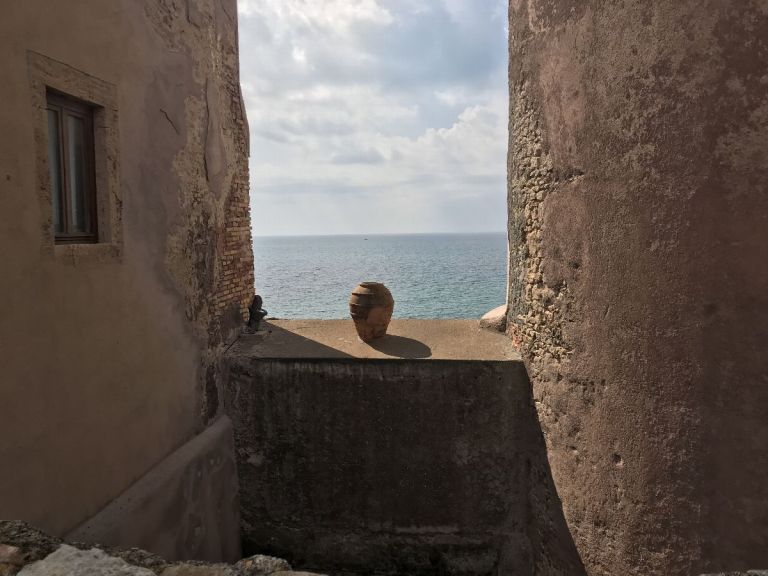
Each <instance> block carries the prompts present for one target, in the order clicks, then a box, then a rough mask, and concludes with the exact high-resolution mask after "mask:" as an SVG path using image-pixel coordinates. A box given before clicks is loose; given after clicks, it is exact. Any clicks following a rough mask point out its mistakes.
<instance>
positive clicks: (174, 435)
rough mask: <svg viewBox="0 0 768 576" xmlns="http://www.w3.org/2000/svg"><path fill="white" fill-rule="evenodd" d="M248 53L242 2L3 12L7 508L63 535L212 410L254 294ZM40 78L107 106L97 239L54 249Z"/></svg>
mask: <svg viewBox="0 0 768 576" xmlns="http://www.w3.org/2000/svg"><path fill="white" fill-rule="evenodd" d="M237 46H238V45H237V6H236V2H235V0H186V1H181V0H141V1H135V0H119V1H115V2H103V1H101V0H83V1H81V2H77V3H69V2H61V3H51V2H46V1H43V0H29V1H25V2H15V3H11V4H9V5H8V6H5V7H4V12H3V18H2V19H0V54H1V55H2V56H0V59H2V62H1V63H0V67H1V68H2V70H3V82H2V86H1V87H0V93H1V94H2V96H3V98H2V100H3V107H2V109H0V124H1V125H2V126H3V136H2V139H0V215H2V216H1V218H2V221H3V222H2V226H0V261H2V263H3V273H2V275H0V358H2V361H3V375H2V378H1V379H0V395H1V396H2V398H3V401H2V408H0V461H2V462H3V463H5V465H6V466H9V467H12V469H13V473H4V474H2V475H0V517H1V518H20V519H25V520H29V521H31V522H34V523H35V524H38V525H40V526H41V527H43V528H45V529H47V530H49V531H51V532H52V533H54V534H63V533H65V532H66V531H68V530H70V529H72V528H73V527H75V526H76V525H78V524H80V523H81V522H83V521H84V520H85V519H87V518H89V517H90V516H92V515H93V514H95V513H97V512H98V511H99V510H100V509H102V508H103V507H104V506H105V505H106V504H107V503H108V502H109V501H110V500H112V499H113V498H115V497H116V496H117V495H118V494H120V493H122V492H123V491H124V490H125V489H126V488H128V486H130V485H131V483H132V482H134V481H135V480H136V479H138V478H139V477H141V476H142V475H143V474H144V473H145V472H147V471H148V470H149V469H150V468H151V467H152V466H153V465H155V464H156V463H157V462H159V461H160V460H162V459H163V458H164V457H165V456H166V455H168V454H169V453H171V452H172V451H173V450H174V449H175V448H177V447H178V446H180V445H182V444H183V443H184V442H185V441H187V440H188V439H189V438H191V437H192V436H194V435H195V434H196V433H197V432H199V431H200V430H201V429H202V428H203V427H204V425H205V424H206V423H207V422H208V421H210V420H211V419H212V418H213V417H214V416H215V415H216V413H217V412H218V411H219V402H218V395H219V384H220V381H219V364H218V360H219V357H220V353H221V351H222V350H223V349H224V348H225V346H226V345H227V344H228V343H229V342H230V341H231V339H232V338H233V337H234V336H235V335H236V333H237V331H238V328H239V326H241V325H242V322H243V320H244V310H245V306H246V305H247V303H248V300H249V298H250V296H251V295H252V292H253V272H252V252H251V242H250V231H249V225H248V174H247V154H248V142H247V139H248V135H247V126H246V119H245V115H244V112H243V105H242V98H241V95H240V90H239V78H238V55H237ZM46 87H50V88H54V89H56V90H60V91H62V92H65V93H67V94H71V95H72V96H76V97H78V98H81V99H83V100H86V101H88V102H91V103H93V104H96V105H97V107H98V108H97V112H96V134H95V137H96V172H97V174H96V177H97V187H98V194H97V196H98V201H99V229H100V234H101V236H100V238H99V240H100V241H99V243H98V244H92V245H85V244H81V245H75V246H73V245H69V246H63V245H54V241H53V234H52V231H51V219H52V208H51V196H50V190H49V188H50V186H49V182H48V176H47V175H48V172H47V151H46V144H47V140H46V139H47V126H46V119H45V118H46V117H45V108H44V106H45V89H46ZM30 455H34V457H31V456H30Z"/></svg>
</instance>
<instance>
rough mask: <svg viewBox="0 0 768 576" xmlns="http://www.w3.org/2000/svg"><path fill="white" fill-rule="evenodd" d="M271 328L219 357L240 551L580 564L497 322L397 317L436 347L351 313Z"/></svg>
mask: <svg viewBox="0 0 768 576" xmlns="http://www.w3.org/2000/svg"><path fill="white" fill-rule="evenodd" d="M266 329H267V330H269V329H271V330H272V334H269V332H268V331H267V332H265V335H264V336H262V337H260V338H254V337H252V336H248V337H244V338H242V339H241V340H240V341H239V342H238V343H237V344H236V345H235V346H234V347H233V348H232V350H231V351H230V353H229V354H228V356H227V367H228V371H229V375H228V379H227V383H226V393H225V402H226V410H227V413H228V414H229V415H230V417H231V418H232V420H233V422H234V426H235V443H236V448H237V455H238V469H239V473H240V482H241V503H242V512H241V514H242V518H243V534H244V538H245V542H246V544H247V548H246V549H247V550H250V551H259V552H265V553H269V554H275V555H278V556H284V557H287V558H288V559H289V560H290V561H291V562H292V563H293V564H294V565H298V566H305V567H308V568H310V569H318V570H321V571H324V570H327V571H331V572H335V571H337V570H346V571H351V572H355V573H358V574H370V573H378V574H410V575H419V574H430V575H431V574H434V575H437V574H445V575H448V574H451V575H454V574H455V575H473V576H480V575H484V574H492V573H494V574H495V573H497V572H496V571H498V573H499V574H533V573H534V571H535V573H537V574H563V575H578V574H580V573H582V570H581V567H580V564H579V561H578V557H577V556H576V554H575V550H574V548H573V543H572V542H571V541H570V537H569V535H568V533H567V530H565V527H564V523H563V519H562V514H561V511H560V504H559V501H558V500H557V498H556V496H555V495H554V493H553V490H552V486H551V479H550V476H549V472H548V469H547V463H546V455H545V452H544V447H543V441H542V438H541V433H540V429H539V426H538V422H537V420H536V414H535V410H534V409H533V405H532V402H531V396H530V384H529V382H528V379H527V375H526V372H525V368H524V366H523V364H522V362H521V361H520V360H519V358H518V357H517V356H516V354H515V353H514V351H513V350H512V349H511V345H510V342H509V341H508V339H507V338H506V337H505V336H503V335H501V334H494V333H491V332H488V331H483V330H480V328H479V326H478V322H477V321H470V322H453V321H440V320H431V321H408V322H398V323H394V324H393V332H394V336H393V337H399V338H403V339H408V340H409V342H410V344H411V346H409V347H408V349H409V350H413V349H414V348H416V349H420V348H425V349H429V350H431V351H432V354H431V355H430V356H426V355H411V356H410V357H409V355H408V354H400V355H397V354H393V355H390V356H389V357H383V356H382V354H381V353H380V352H379V351H376V350H374V351H371V349H369V347H368V346H367V345H365V344H362V343H359V342H357V341H355V340H353V338H352V336H353V335H354V327H353V326H352V321H351V320H349V321H344V322H341V323H340V322H335V321H320V320H315V321H301V322H298V321H297V322H279V323H278V322H271V323H269V324H267V327H266ZM310 335H318V336H321V337H318V339H317V340H312V339H311V338H310ZM417 335H418V336H423V337H424V340H423V341H422V340H419V339H418V338H416V336H417ZM462 341H463V342H465V343H466V346H465V347H464V348H461V347H454V343H456V342H462ZM417 344H419V345H420V346H417ZM404 348H405V347H404ZM451 351H455V352H456V354H457V358H460V359H456V358H452V357H451V353H452V352H451ZM474 354H476V355H477V356H478V357H480V358H482V360H472V359H471V358H472V356H473V355H474ZM369 356H370V357H369ZM421 356H424V357H423V358H422V357H421ZM427 358H429V359H427Z"/></svg>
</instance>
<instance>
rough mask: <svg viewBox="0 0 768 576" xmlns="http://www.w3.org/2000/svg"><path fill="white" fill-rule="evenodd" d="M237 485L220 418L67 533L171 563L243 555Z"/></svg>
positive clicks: (228, 436) (226, 423)
mask: <svg viewBox="0 0 768 576" xmlns="http://www.w3.org/2000/svg"><path fill="white" fill-rule="evenodd" d="M237 497H238V482H237V471H236V469H235V462H234V447H233V443H232V423H231V422H230V420H229V418H226V417H222V418H219V419H218V420H216V422H214V423H213V424H212V425H211V426H209V427H208V428H207V429H206V430H205V431H204V432H203V433H202V434H199V435H198V436H196V437H195V438H193V439H192V440H190V441H189V442H187V443H186V444H184V445H183V446H182V447H181V448H179V449H178V450H176V451H175V452H174V453H173V454H171V455H170V456H168V457H167V458H166V459H164V460H163V461H162V462H160V463H159V464H158V465H157V466H155V467H154V468H153V469H152V470H151V471H149V472H148V473H147V474H146V475H145V476H143V477H142V478H141V479H140V480H139V481H137V482H136V483H135V484H133V485H132V486H131V487H130V488H129V489H128V490H126V491H125V492H124V493H123V494H122V495H120V496H119V497H118V498H117V499H115V500H114V501H113V502H111V503H110V504H109V505H108V506H107V507H106V508H104V509H103V510H102V511H101V512H99V513H98V514H97V515H96V516H94V517H93V518H91V519H90V520H88V521H86V522H85V523H84V524H82V525H81V526H79V527H78V528H76V529H75V530H74V531H73V532H71V533H70V534H68V535H67V539H68V540H71V541H78V542H98V543H99V544H104V545H107V546H123V547H136V548H143V549H145V550H148V551H150V552H153V553H155V554H157V555H159V556H162V557H163V558H165V559H166V560H207V561H211V562H216V561H227V562H234V561H236V560H238V559H239V557H240V534H239V511H238V502H237Z"/></svg>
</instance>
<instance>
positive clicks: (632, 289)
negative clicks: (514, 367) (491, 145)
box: [508, 0, 768, 576]
mask: <svg viewBox="0 0 768 576" xmlns="http://www.w3.org/2000/svg"><path fill="white" fill-rule="evenodd" d="M766 38H768V7H766V4H765V2H759V1H755V0H745V1H744V2H739V3H738V6H736V5H735V4H734V3H732V2H727V1H724V0H718V1H713V0H709V1H706V2H700V1H692V0H684V1H679V2H666V1H662V0H658V1H651V2H648V1H639V0H623V1H620V2H611V3H608V2H601V1H597V0H594V1H592V0H590V1H579V2H576V1H571V0H512V1H511V2H510V95H511V119H510V149H509V202H510V246H511V258H510V262H511V276H510V294H509V301H510V312H509V318H508V320H509V326H510V332H511V335H512V336H513V338H514V339H515V340H517V341H518V342H519V343H520V344H521V346H522V348H523V350H524V351H525V354H526V362H527V365H528V368H529V372H530V374H531V377H532V380H533V384H534V396H535V400H536V405H537V408H538V411H539V417H540V419H541V423H542V427H543V429H544V433H545V438H546V442H547V448H548V453H549V459H550V463H551V466H552V472H553V476H554V479H555V483H556V485H557V488H558V492H559V495H560V497H561V499H562V501H563V506H564V511H565V515H566V518H567V521H568V524H569V526H570V529H571V531H572V534H573V536H574V539H575V541H576V544H577V546H578V549H579V551H580V553H581V556H582V559H583V560H584V562H585V564H586V566H587V569H588V572H589V573H590V574H594V575H597V574H601V575H602V574H605V575H615V574H643V575H648V574H660V575H661V574H663V575H665V576H668V575H683V574H692V573H699V572H704V571H712V572H714V571H719V570H727V569H730V570H736V569H742V568H747V567H750V566H751V567H760V566H765V565H768V379H767V376H766V375H767V374H768V370H766V359H765V342H766V341H767V340H768V268H767V267H766V266H765V246H766V239H767V237H768V232H767V231H768V190H767V187H768V112H767V111H768V75H767V74H768V73H767V71H768V44H767V43H766V42H767V41H766Z"/></svg>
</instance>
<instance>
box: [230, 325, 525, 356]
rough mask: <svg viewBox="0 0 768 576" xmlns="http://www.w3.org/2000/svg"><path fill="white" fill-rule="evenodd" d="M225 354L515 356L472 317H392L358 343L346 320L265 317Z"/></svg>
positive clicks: (505, 343) (509, 345) (507, 342)
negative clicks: (380, 332)
mask: <svg viewBox="0 0 768 576" xmlns="http://www.w3.org/2000/svg"><path fill="white" fill-rule="evenodd" d="M229 356H230V357H231V358H236V357H249V358H295V359H298V358H305V359H306V358H315V359H320V358H349V359H352V358H358V359H381V360H398V359H401V360H488V361H504V360H518V361H519V360H520V354H519V353H518V352H517V350H515V348H514V347H513V346H512V343H511V341H510V339H509V338H507V337H506V336H504V335H503V334H494V333H493V332H489V331H488V330H482V329H481V328H480V323H479V322H478V321H477V320H393V321H392V323H391V324H390V327H389V331H388V333H387V335H386V336H385V337H384V338H381V339H379V340H375V341H373V342H371V343H369V344H366V343H365V342H362V341H361V340H360V339H359V338H358V337H357V333H356V332H355V327H354V325H353V323H352V320H271V321H269V322H264V323H263V324H262V328H261V330H259V332H257V333H256V334H243V335H242V336H241V337H240V339H239V340H238V341H237V343H236V344H235V345H234V346H233V347H232V349H231V350H230V352H229Z"/></svg>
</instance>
